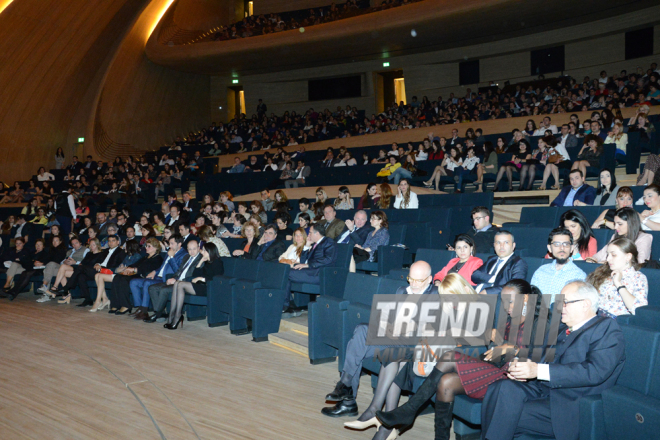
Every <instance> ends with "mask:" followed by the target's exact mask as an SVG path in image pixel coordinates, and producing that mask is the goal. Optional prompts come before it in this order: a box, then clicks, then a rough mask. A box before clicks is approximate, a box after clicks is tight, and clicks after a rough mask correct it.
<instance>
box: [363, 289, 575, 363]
mask: <svg viewBox="0 0 660 440" xmlns="http://www.w3.org/2000/svg"><path fill="white" fill-rule="evenodd" d="M527 296H528V298H527V304H524V296H523V295H502V299H501V301H500V300H499V295H406V296H405V297H404V296H402V295H375V296H374V301H373V303H372V307H371V319H370V321H369V331H368V334H367V344H368V345H374V346H378V348H377V349H376V357H377V358H378V360H381V361H383V360H386V361H390V362H391V361H403V360H411V359H414V360H418V361H422V362H437V361H440V360H442V359H441V358H442V356H443V355H444V353H446V352H448V351H452V352H453V353H456V352H457V349H458V352H460V353H462V354H464V355H465V356H469V357H478V356H476V355H475V354H478V351H479V349H480V348H481V350H482V351H483V347H484V346H488V345H491V343H492V346H494V347H499V348H496V349H494V350H493V353H492V359H493V360H501V359H505V360H510V359H511V358H513V356H514V355H515V356H516V357H518V359H519V360H521V361H524V360H526V359H530V360H532V361H534V362H539V361H540V360H541V359H542V358H543V359H544V361H546V362H551V361H552V359H553V358H554V345H556V343H557V337H558V331H559V324H560V319H561V308H562V306H563V297H562V296H561V295H559V296H557V297H555V303H554V304H553V305H551V304H550V300H551V295H544V296H543V298H542V299H541V301H540V307H538V310H537V307H535V305H536V304H537V299H538V298H537V296H536V295H527ZM512 302H513V303H512ZM551 307H552V309H551ZM550 317H551V319H549V318H550ZM475 350H476V351H475ZM453 360H454V359H452V361H453Z"/></svg>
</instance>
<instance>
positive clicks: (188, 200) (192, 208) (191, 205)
mask: <svg viewBox="0 0 660 440" xmlns="http://www.w3.org/2000/svg"><path fill="white" fill-rule="evenodd" d="M181 210H182V211H185V212H188V213H196V212H197V211H199V207H198V206H197V202H195V201H194V200H192V197H191V196H190V193H189V192H188V191H186V192H184V193H183V203H182V207H181Z"/></svg>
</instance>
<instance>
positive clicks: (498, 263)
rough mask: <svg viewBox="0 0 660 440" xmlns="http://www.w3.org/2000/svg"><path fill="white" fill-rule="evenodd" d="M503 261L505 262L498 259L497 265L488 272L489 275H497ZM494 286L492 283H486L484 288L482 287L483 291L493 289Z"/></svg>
mask: <svg viewBox="0 0 660 440" xmlns="http://www.w3.org/2000/svg"><path fill="white" fill-rule="evenodd" d="M503 261H504V260H503V259H501V258H498V259H497V263H495V266H493V268H492V269H491V270H490V271H489V272H488V274H489V275H494V274H496V273H497V270H498V269H499V268H500V266H501V265H502V262H503ZM491 278H492V277H491ZM493 285H494V283H491V282H488V283H484V284H483V286H482V287H481V290H484V289H488V288H489V287H493Z"/></svg>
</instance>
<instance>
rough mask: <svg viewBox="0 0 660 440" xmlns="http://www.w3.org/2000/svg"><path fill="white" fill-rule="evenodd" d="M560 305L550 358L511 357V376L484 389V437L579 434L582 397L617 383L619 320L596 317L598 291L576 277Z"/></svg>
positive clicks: (622, 356) (622, 360) (621, 352)
mask: <svg viewBox="0 0 660 440" xmlns="http://www.w3.org/2000/svg"><path fill="white" fill-rule="evenodd" d="M561 293H562V295H564V307H563V310H562V314H561V320H562V322H563V323H564V324H566V326H567V327H568V330H566V331H563V329H562V328H560V331H559V337H558V344H557V348H556V351H555V356H554V359H552V360H551V361H550V363H538V364H537V363H535V362H531V361H529V360H527V361H526V362H517V361H515V360H514V361H513V362H512V363H511V365H510V366H509V372H508V375H509V378H510V379H513V380H500V381H498V382H495V383H494V384H492V385H490V386H489V387H488V392H487V394H486V397H485V399H484V402H483V407H482V411H481V428H482V434H481V435H482V437H481V438H482V439H489V440H505V439H506V440H509V439H513V438H514V437H518V436H519V435H523V434H531V435H539V436H542V437H552V438H557V439H560V440H563V439H575V440H577V438H578V437H579V428H580V399H581V398H582V397H585V396H590V395H596V394H601V393H602V392H603V391H604V390H607V389H609V388H611V387H612V386H614V385H615V383H616V381H617V379H618V378H619V375H620V374H621V371H622V370H623V366H624V364H625V362H626V356H625V346H624V339H623V333H622V332H621V329H620V327H619V325H618V324H617V322H616V321H615V320H613V319H610V318H603V317H599V316H597V315H596V312H597V310H598V299H599V295H598V290H596V288H594V287H593V286H592V285H590V284H588V283H585V282H582V281H576V282H572V283H569V284H567V285H566V286H565V287H564V289H563V290H562V292H561Z"/></svg>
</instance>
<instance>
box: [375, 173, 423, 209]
mask: <svg viewBox="0 0 660 440" xmlns="http://www.w3.org/2000/svg"><path fill="white" fill-rule="evenodd" d="M381 198H382V196H381ZM417 208H419V201H418V200H417V194H415V193H414V192H412V191H411V190H410V181H409V180H408V179H401V181H400V182H399V185H398V192H397V195H396V199H395V200H394V209H417Z"/></svg>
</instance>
